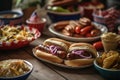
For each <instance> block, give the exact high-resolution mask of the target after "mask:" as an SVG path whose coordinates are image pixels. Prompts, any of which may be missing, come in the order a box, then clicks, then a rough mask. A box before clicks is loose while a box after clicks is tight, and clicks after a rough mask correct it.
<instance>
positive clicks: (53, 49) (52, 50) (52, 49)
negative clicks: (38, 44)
mask: <svg viewBox="0 0 120 80" xmlns="http://www.w3.org/2000/svg"><path fill="white" fill-rule="evenodd" d="M49 49H50V52H51V53H52V54H53V55H55V54H56V53H57V51H59V50H61V48H60V47H59V46H56V45H51V46H49Z"/></svg>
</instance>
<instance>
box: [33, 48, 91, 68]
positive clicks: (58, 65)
mask: <svg viewBox="0 0 120 80" xmlns="http://www.w3.org/2000/svg"><path fill="white" fill-rule="evenodd" d="M33 55H34V56H35V57H36V58H37V59H39V60H41V61H44V62H47V63H49V64H52V65H55V66H57V67H62V68H68V69H82V68H87V67H90V66H92V65H93V64H90V65H85V66H79V67H72V66H67V65H64V64H58V63H54V62H51V61H48V60H45V59H42V58H40V57H38V56H36V54H35V49H33Z"/></svg>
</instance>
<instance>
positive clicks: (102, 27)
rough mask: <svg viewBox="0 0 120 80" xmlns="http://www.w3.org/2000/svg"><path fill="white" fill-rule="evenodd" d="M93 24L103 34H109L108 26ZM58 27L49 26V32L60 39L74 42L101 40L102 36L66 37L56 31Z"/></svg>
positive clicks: (54, 24)
mask: <svg viewBox="0 0 120 80" xmlns="http://www.w3.org/2000/svg"><path fill="white" fill-rule="evenodd" d="M93 24H94V25H96V28H97V29H100V31H101V32H102V34H103V33H106V32H108V29H107V27H106V26H104V25H102V24H98V23H93ZM56 25H57V23H53V24H51V25H50V26H49V31H50V32H51V33H53V34H54V35H56V36H57V37H60V38H62V39H65V40H68V41H74V42H92V41H95V40H98V39H100V36H96V37H89V38H76V37H70V36H66V35H63V34H62V33H61V32H58V31H56V30H55V28H54V27H55V26H56ZM102 34H101V35H102Z"/></svg>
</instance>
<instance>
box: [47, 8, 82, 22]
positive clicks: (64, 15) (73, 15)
mask: <svg viewBox="0 0 120 80" xmlns="http://www.w3.org/2000/svg"><path fill="white" fill-rule="evenodd" d="M76 8H77V7H76ZM72 10H74V11H70V9H68V8H63V7H58V6H48V7H47V15H48V16H49V18H50V20H51V21H52V22H53V23H54V22H58V21H65V20H78V19H79V18H80V17H81V14H80V11H79V10H75V9H74V8H73V7H72Z"/></svg>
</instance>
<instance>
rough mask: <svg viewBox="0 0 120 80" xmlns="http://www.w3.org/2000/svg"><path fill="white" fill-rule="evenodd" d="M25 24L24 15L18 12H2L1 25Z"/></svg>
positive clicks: (0, 14) (0, 13)
mask: <svg viewBox="0 0 120 80" xmlns="http://www.w3.org/2000/svg"><path fill="white" fill-rule="evenodd" d="M22 22H23V13H21V12H18V11H1V12H0V25H2V24H4V25H6V24H13V25H18V24H22Z"/></svg>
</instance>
